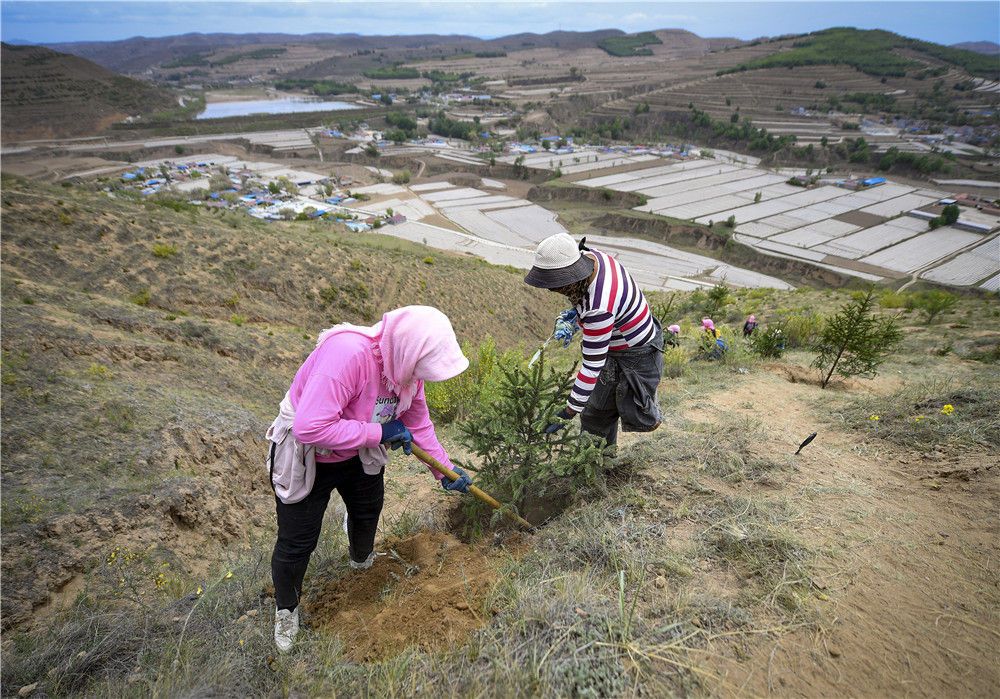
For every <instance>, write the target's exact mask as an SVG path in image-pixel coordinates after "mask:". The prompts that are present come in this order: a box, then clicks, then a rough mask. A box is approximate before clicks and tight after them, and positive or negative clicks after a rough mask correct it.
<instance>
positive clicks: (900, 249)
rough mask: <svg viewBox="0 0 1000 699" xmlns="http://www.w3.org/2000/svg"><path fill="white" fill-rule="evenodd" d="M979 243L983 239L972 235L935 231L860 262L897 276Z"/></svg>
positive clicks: (959, 232)
mask: <svg viewBox="0 0 1000 699" xmlns="http://www.w3.org/2000/svg"><path fill="white" fill-rule="evenodd" d="M979 240H982V236H981V235H977V234H975V233H969V232H968V231H960V230H958V229H957V228H951V227H949V228H938V229H937V230H933V231H929V232H927V233H923V234H922V235H918V236H917V237H916V238H911V239H910V240H907V241H904V242H902V243H900V244H898V245H894V246H892V247H891V248H886V249H885V250H881V251H879V252H877V253H875V254H874V255H869V256H868V257H863V258H861V262H864V263H866V264H870V265H876V266H878V267H884V268H886V269H891V270H895V271H897V272H914V271H916V270H918V269H922V268H924V267H926V266H927V265H929V264H932V263H934V262H936V261H937V260H940V259H942V258H944V257H947V256H948V255H951V254H952V253H955V252H958V251H959V250H961V249H962V248H964V247H966V246H967V245H971V244H972V243H975V242H977V241H979Z"/></svg>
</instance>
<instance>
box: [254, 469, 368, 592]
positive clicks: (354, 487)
mask: <svg viewBox="0 0 1000 699" xmlns="http://www.w3.org/2000/svg"><path fill="white" fill-rule="evenodd" d="M383 473H384V470H383V471H381V472H379V474H378V475H376V476H369V475H367V474H366V473H365V472H364V470H363V469H362V467H361V459H359V458H358V457H354V458H353V459H348V460H347V461H342V462H339V463H335V464H324V463H317V464H316V482H315V483H314V484H313V489H312V492H310V493H309V495H307V496H306V497H305V499H303V500H300V501H299V502H297V503H295V504H293V505H286V504H285V503H283V502H281V500H278V498H275V499H274V500H275V503H276V506H277V511H278V540H277V542H275V544H274V553H273V554H271V578H272V579H273V580H274V600H275V602H276V603H277V607H278V609H294V608H295V607H297V606H298V604H299V597H300V596H301V594H302V578H304V577H305V574H306V568H307V567H308V566H309V556H311V555H312V552H313V551H314V550H315V549H316V544H317V543H319V534H320V530H321V529H322V527H323V515H324V514H325V513H326V506H327V505H328V504H329V502H330V494H331V493H332V492H333V491H334V489H336V490H337V492H338V493H340V497H341V498H343V500H344V505H345V507H346V508H347V540H348V544H349V552H350V556H351V560H353V561H355V562H358V563H361V562H362V561H364V560H365V559H366V558H368V556H369V554H371V552H372V550H373V549H374V548H375V530H376V529H377V528H378V518H379V515H380V514H381V513H382V502H383V500H384V497H385V482H384V481H383V480H382V475H383Z"/></svg>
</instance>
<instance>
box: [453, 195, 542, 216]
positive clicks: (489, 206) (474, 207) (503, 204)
mask: <svg viewBox="0 0 1000 699" xmlns="http://www.w3.org/2000/svg"><path fill="white" fill-rule="evenodd" d="M508 199H509V201H497V202H493V203H483V202H482V201H481V200H479V199H467V200H465V201H456V202H449V203H448V206H447V207H444V208H443V209H442V210H443V211H444V213H445V214H446V215H448V216H451V213H452V212H453V211H492V210H493V209H513V208H514V207H517V206H531V202H530V201H528V200H527V199H510V198H509V197H508ZM466 202H470V203H468V204H466ZM472 202H479V203H478V204H477V203H472Z"/></svg>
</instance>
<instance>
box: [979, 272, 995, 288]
mask: <svg viewBox="0 0 1000 699" xmlns="http://www.w3.org/2000/svg"><path fill="white" fill-rule="evenodd" d="M979 288H980V289H986V290H987V291H1000V274H998V275H997V276H995V277H993V278H992V279H987V280H986V281H984V282H983V283H982V284H980V285H979Z"/></svg>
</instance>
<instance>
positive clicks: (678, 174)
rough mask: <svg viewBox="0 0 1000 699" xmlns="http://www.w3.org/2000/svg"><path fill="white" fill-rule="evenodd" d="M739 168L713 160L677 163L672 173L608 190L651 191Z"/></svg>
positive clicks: (615, 186)
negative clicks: (651, 189)
mask: <svg viewBox="0 0 1000 699" xmlns="http://www.w3.org/2000/svg"><path fill="white" fill-rule="evenodd" d="M737 169H738V168H737V167H736V166H734V165H726V164H724V163H723V164H720V163H716V162H713V161H711V160H702V161H699V160H691V161H688V162H686V163H677V164H676V165H673V166H671V169H670V172H664V173H661V174H659V175H655V176H653V177H644V178H642V179H636V180H629V181H628V182H622V183H621V184H616V185H610V186H609V187H608V189H614V190H617V191H619V192H635V191H638V190H640V189H649V188H650V187H656V186H659V185H661V184H670V183H672V182H684V181H687V180H690V181H692V182H693V181H695V180H696V179H698V178H700V177H708V176H709V175H717V174H720V173H724V172H734V171H736V170H737Z"/></svg>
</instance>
